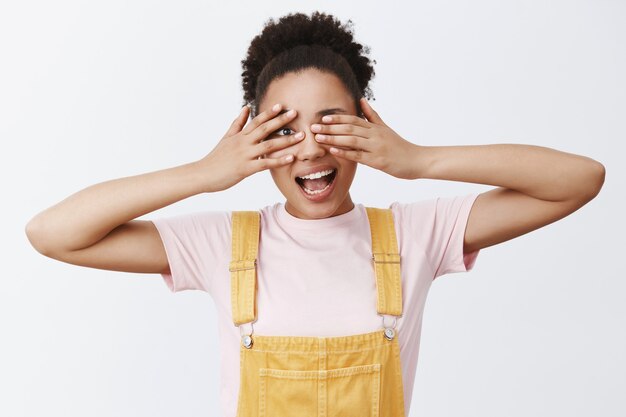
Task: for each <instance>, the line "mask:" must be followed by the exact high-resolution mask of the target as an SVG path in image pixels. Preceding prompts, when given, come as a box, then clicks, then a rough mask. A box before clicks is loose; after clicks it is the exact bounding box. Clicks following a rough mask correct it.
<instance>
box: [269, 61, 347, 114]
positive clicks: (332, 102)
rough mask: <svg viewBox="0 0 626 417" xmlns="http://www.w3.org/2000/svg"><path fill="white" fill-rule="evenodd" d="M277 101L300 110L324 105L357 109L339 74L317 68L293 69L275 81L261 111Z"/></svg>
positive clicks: (314, 110)
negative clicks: (297, 70) (296, 70)
mask: <svg viewBox="0 0 626 417" xmlns="http://www.w3.org/2000/svg"><path fill="white" fill-rule="evenodd" d="M276 103H280V104H282V105H283V108H287V109H291V108H293V109H296V110H298V112H299V113H309V112H310V113H315V112H317V111H318V110H319V109H320V108H322V107H324V108H331V107H341V108H344V109H346V110H348V111H350V112H352V111H353V110H354V103H353V98H352V96H351V94H350V92H349V91H348V89H347V88H346V87H345V86H344V84H343V83H342V82H341V80H340V79H339V77H337V76H336V75H334V74H331V73H327V72H322V71H319V70H316V69H306V70H304V71H301V72H297V73H295V72H290V73H287V74H285V75H283V76H282V77H280V78H277V79H275V80H273V81H272V82H271V83H270V85H269V87H268V89H267V92H266V93H265V97H264V98H263V100H262V102H261V103H260V104H259V113H260V112H263V111H265V110H266V109H268V108H270V107H272V106H273V105H274V104H276Z"/></svg>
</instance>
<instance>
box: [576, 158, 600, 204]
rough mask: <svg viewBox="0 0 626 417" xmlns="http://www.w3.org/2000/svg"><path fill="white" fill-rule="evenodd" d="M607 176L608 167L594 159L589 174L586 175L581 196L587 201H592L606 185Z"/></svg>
mask: <svg viewBox="0 0 626 417" xmlns="http://www.w3.org/2000/svg"><path fill="white" fill-rule="evenodd" d="M605 177H606V168H605V167H604V165H602V164H601V163H600V162H598V161H593V163H592V164H591V168H590V169H589V174H588V175H587V176H586V177H585V178H586V179H585V181H584V184H583V187H582V188H583V191H582V192H581V198H582V199H583V200H584V201H585V202H588V201H591V200H593V199H594V198H596V196H597V195H598V194H599V193H600V190H601V189H602V186H603V185H604V179H605Z"/></svg>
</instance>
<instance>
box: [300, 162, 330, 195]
mask: <svg viewBox="0 0 626 417" xmlns="http://www.w3.org/2000/svg"><path fill="white" fill-rule="evenodd" d="M336 176H337V170H336V169H334V168H332V169H328V170H324V171H321V172H316V173H314V174H309V175H306V176H304V177H296V182H297V183H298V185H299V186H300V188H302V190H303V191H304V192H305V193H307V194H309V195H316V194H321V193H323V192H324V191H326V190H327V189H328V188H329V187H330V186H331V185H332V183H333V181H334V180H335V177H336Z"/></svg>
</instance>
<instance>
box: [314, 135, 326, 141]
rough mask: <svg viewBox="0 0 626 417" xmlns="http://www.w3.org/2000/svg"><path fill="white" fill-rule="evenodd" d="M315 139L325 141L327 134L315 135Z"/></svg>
mask: <svg viewBox="0 0 626 417" xmlns="http://www.w3.org/2000/svg"><path fill="white" fill-rule="evenodd" d="M315 139H317V140H319V141H320V142H324V141H325V140H326V135H315Z"/></svg>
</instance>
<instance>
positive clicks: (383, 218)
mask: <svg viewBox="0 0 626 417" xmlns="http://www.w3.org/2000/svg"><path fill="white" fill-rule="evenodd" d="M365 210H366V211H367V218H368V219H369V223H370V231H371V233H372V259H373V261H374V271H375V274H376V290H377V296H376V310H377V311H378V314H389V315H393V316H401V315H402V278H401V274H400V254H399V252H398V242H397V240H396V231H395V228H394V224H393V213H392V212H391V209H381V208H373V207H365Z"/></svg>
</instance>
